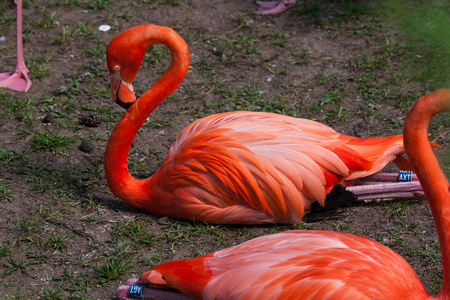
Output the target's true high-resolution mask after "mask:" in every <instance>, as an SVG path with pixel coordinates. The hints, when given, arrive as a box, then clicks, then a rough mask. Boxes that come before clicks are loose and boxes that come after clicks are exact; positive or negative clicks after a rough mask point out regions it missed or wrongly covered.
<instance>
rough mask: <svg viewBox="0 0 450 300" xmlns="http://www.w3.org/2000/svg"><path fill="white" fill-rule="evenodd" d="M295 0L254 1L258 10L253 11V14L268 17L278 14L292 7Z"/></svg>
mask: <svg viewBox="0 0 450 300" xmlns="http://www.w3.org/2000/svg"><path fill="white" fill-rule="evenodd" d="M294 4H295V0H279V1H270V2H263V1H256V5H258V6H259V9H258V10H257V11H255V14H259V15H270V14H279V13H281V12H283V11H285V10H288V9H289V8H291V7H292V6H294Z"/></svg>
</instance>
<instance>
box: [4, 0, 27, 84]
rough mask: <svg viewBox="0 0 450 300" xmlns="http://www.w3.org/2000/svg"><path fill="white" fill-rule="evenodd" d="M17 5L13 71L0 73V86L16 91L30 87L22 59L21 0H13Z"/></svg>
mask: <svg viewBox="0 0 450 300" xmlns="http://www.w3.org/2000/svg"><path fill="white" fill-rule="evenodd" d="M14 3H15V4H16V5H17V20H16V21H17V25H16V27H17V57H16V67H15V68H14V71H12V72H7V73H1V74H0V88H8V89H12V90H15V91H18V92H26V91H28V90H29V89H30V87H31V80H30V79H29V78H28V69H27V67H26V65H25V61H24V59H23V46H22V0H14Z"/></svg>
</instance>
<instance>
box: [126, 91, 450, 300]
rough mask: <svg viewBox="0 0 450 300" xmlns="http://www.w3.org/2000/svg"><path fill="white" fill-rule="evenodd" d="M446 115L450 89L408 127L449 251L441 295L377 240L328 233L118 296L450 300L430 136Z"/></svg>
mask: <svg viewBox="0 0 450 300" xmlns="http://www.w3.org/2000/svg"><path fill="white" fill-rule="evenodd" d="M442 111H446V112H450V89H442V90H439V91H436V92H434V93H431V94H428V95H427V96H424V97H422V98H421V99H419V100H418V101H417V103H416V104H415V105H414V107H413V108H412V109H411V111H410V113H409V114H408V116H407V117H406V119H405V123H404V126H405V127H404V140H405V149H406V153H407V154H408V157H409V158H410V159H411V164H412V166H413V169H414V170H415V172H416V173H417V176H418V178H419V180H420V182H421V183H422V186H423V189H424V191H425V195H426V197H427V199H428V202H429V204H430V207H431V212H432V214H433V218H434V221H435V224H436V228H437V233H438V238H439V243H440V247H441V253H442V263H443V285H442V288H441V290H440V292H439V294H438V295H437V296H436V297H431V296H430V295H429V294H428V293H427V291H426V289H425V287H424V286H423V285H422V283H421V282H420V279H419V277H418V276H417V274H416V273H415V271H414V269H413V268H412V267H411V266H410V265H409V264H408V263H407V262H406V261H405V260H404V259H403V258H402V257H401V256H400V255H399V254H397V253H396V252H394V251H393V250H391V249H389V248H387V247H386V246H383V245H381V244H379V243H378V242H375V241H374V240H372V239H369V238H365V237H359V236H355V235H352V234H348V233H343V232H334V231H321V230H310V231H305V230H296V231H286V232H283V233H278V234H273V235H267V236H262V237H259V238H256V239H253V240H250V241H247V242H245V243H243V244H240V245H237V246H234V247H231V248H227V249H223V250H220V251H217V252H214V253H210V254H207V255H204V256H201V257H198V258H193V259H185V260H178V261H172V262H167V263H163V264H161V265H158V266H156V267H154V268H152V269H151V270H149V271H148V272H146V273H145V274H143V275H142V276H141V277H140V278H139V279H138V280H137V279H131V280H128V281H127V283H126V285H125V286H122V287H120V288H119V289H118V292H117V297H118V298H119V299H130V298H129V297H130V296H132V295H140V296H141V298H142V299H150V297H152V296H158V297H159V298H157V299H192V297H193V298H195V299H321V300H327V299H352V300H353V299H431V298H433V299H440V300H443V299H450V272H449V269H450V252H449V250H450V249H449V247H450V214H449V213H448V209H450V202H449V201H450V184H449V182H448V180H447V178H446V177H445V175H444V173H443V171H442V170H441V168H440V166H439V162H438V160H437V158H436V155H435V154H434V152H433V150H432V148H431V146H430V144H429V142H428V135H427V127H428V124H429V121H430V119H431V118H432V117H433V116H434V115H435V114H437V113H439V112H442ZM167 288H170V289H171V290H168V289H167ZM174 290H175V291H178V293H175V292H174ZM129 291H131V293H129ZM180 293H182V294H180ZM151 299H156V298H151Z"/></svg>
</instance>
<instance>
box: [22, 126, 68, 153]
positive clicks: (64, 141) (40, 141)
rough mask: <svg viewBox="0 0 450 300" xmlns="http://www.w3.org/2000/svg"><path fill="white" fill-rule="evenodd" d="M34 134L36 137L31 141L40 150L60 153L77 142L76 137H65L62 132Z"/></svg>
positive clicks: (35, 132)
mask: <svg viewBox="0 0 450 300" xmlns="http://www.w3.org/2000/svg"><path fill="white" fill-rule="evenodd" d="M32 132H33V133H34V137H33V139H32V140H31V141H32V142H33V144H34V147H35V148H36V149H38V150H41V149H47V150H50V151H59V150H61V148H64V147H67V146H69V145H71V144H73V143H75V141H76V137H74V136H64V135H62V134H61V133H60V132H48V131H46V132H43V133H41V132H37V131H32Z"/></svg>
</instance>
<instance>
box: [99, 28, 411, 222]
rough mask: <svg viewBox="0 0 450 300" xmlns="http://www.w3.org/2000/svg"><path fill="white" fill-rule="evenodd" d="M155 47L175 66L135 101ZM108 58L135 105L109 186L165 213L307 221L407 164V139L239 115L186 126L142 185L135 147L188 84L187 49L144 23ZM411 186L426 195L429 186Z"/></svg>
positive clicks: (114, 84)
mask: <svg viewBox="0 0 450 300" xmlns="http://www.w3.org/2000/svg"><path fill="white" fill-rule="evenodd" d="M155 43H162V44H164V45H166V46H167V47H168V48H169V49H170V51H171V53H172V64H171V65H170V67H169V69H168V70H167V71H166V72H165V73H164V74H163V75H162V76H161V78H159V79H158V80H157V81H156V82H155V83H154V84H153V85H152V86H151V87H150V89H149V90H148V91H147V92H145V93H144V94H143V95H142V96H141V97H140V98H139V99H138V100H136V99H135V95H134V92H133V86H132V81H133V79H134V77H135V76H136V73H137V71H138V70H139V66H140V64H141V61H142V58H143V56H144V53H145V51H146V50H147V48H148V47H150V46H151V45H152V44H155ZM107 62H108V68H109V72H110V74H111V75H110V76H111V91H112V95H113V98H114V100H115V101H116V102H118V103H119V104H121V105H122V106H124V107H129V108H128V110H127V112H126V113H125V114H124V116H123V117H122V119H121V120H120V121H119V123H118V124H117V125H116V127H115V128H114V130H113V132H112V134H111V137H110V139H109V141H108V145H107V147H106V153H105V172H106V177H107V182H108V186H109V188H110V189H111V191H112V192H113V193H114V194H115V195H117V196H118V197H119V198H121V199H123V200H124V201H126V202H128V203H129V204H131V205H133V206H136V207H138V208H140V209H143V210H146V211H149V212H151V213H154V214H156V215H162V216H170V217H173V218H180V219H188V220H196V221H203V222H209V223H222V224H236V223H239V224H260V223H284V224H288V223H298V222H299V221H300V220H301V219H302V217H303V215H304V213H305V211H307V210H309V209H310V207H311V204H312V203H313V202H315V201H318V202H319V203H320V204H321V205H323V204H324V200H325V197H326V194H327V193H329V192H330V191H331V190H332V188H333V186H335V185H336V184H342V185H347V184H349V183H353V182H354V181H356V180H358V179H360V178H363V177H366V176H369V175H371V174H373V173H375V172H378V171H379V170H381V169H382V168H383V167H384V166H385V165H386V164H388V163H389V162H391V161H393V160H394V159H395V160H396V161H397V160H399V158H402V156H399V154H400V153H402V152H403V150H404V149H403V139H402V136H390V137H383V138H367V139H358V138H355V137H352V136H348V135H343V134H339V133H337V132H336V131H334V130H333V129H331V128H330V127H328V126H325V125H323V124H320V123H318V122H314V121H311V120H305V119H298V118H292V117H287V116H282V115H277V114H272V113H262V112H248V111H239V112H229V113H222V114H216V115H211V116H209V117H206V118H203V119H200V120H197V121H196V122H194V123H193V124H191V125H190V126H188V127H187V128H185V129H184V130H183V131H182V132H181V133H180V135H179V136H178V138H177V139H176V140H175V142H174V143H173V144H172V146H171V148H170V150H169V153H168V154H167V157H166V159H165V161H164V162H163V164H162V165H161V167H160V168H159V169H158V170H157V171H156V172H155V173H154V174H153V176H151V177H150V178H147V179H144V180H139V179H136V178H134V177H132V176H131V175H130V173H129V170H128V166H127V159H128V152H129V149H130V147H131V144H132V142H133V139H134V137H135V135H136V133H137V132H138V130H139V129H140V127H141V126H142V124H143V123H144V122H145V120H146V119H147V118H148V116H149V115H150V114H151V112H152V111H153V110H154V109H155V108H156V107H157V106H158V104H159V103H160V102H161V101H163V100H164V99H165V98H166V97H167V96H168V95H170V94H171V93H172V92H173V91H174V90H175V89H176V88H177V87H178V85H179V84H180V82H181V81H182V80H183V78H184V76H185V74H186V72H187V70H188V67H189V52H188V47H187V45H186V43H185V42H184V40H183V39H182V38H181V37H180V36H179V35H178V34H177V33H176V32H175V31H173V30H172V29H170V28H167V27H161V26H156V25H141V26H137V27H133V28H131V29H129V30H127V31H125V32H123V33H121V34H119V35H118V36H116V37H115V38H114V39H113V40H112V41H111V43H110V44H109V45H108V48H107ZM351 188H353V187H350V189H351ZM372 188H373V186H370V187H369V193H370V190H372ZM410 188H411V189H412V190H417V189H419V190H420V184H419V183H418V182H412V183H411V186H410ZM358 189H359V187H358ZM404 190H406V187H403V191H404ZM363 193H367V191H363ZM402 196H408V195H405V194H404V193H402ZM409 196H414V192H413V193H409ZM371 197H373V198H377V194H375V195H371Z"/></svg>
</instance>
